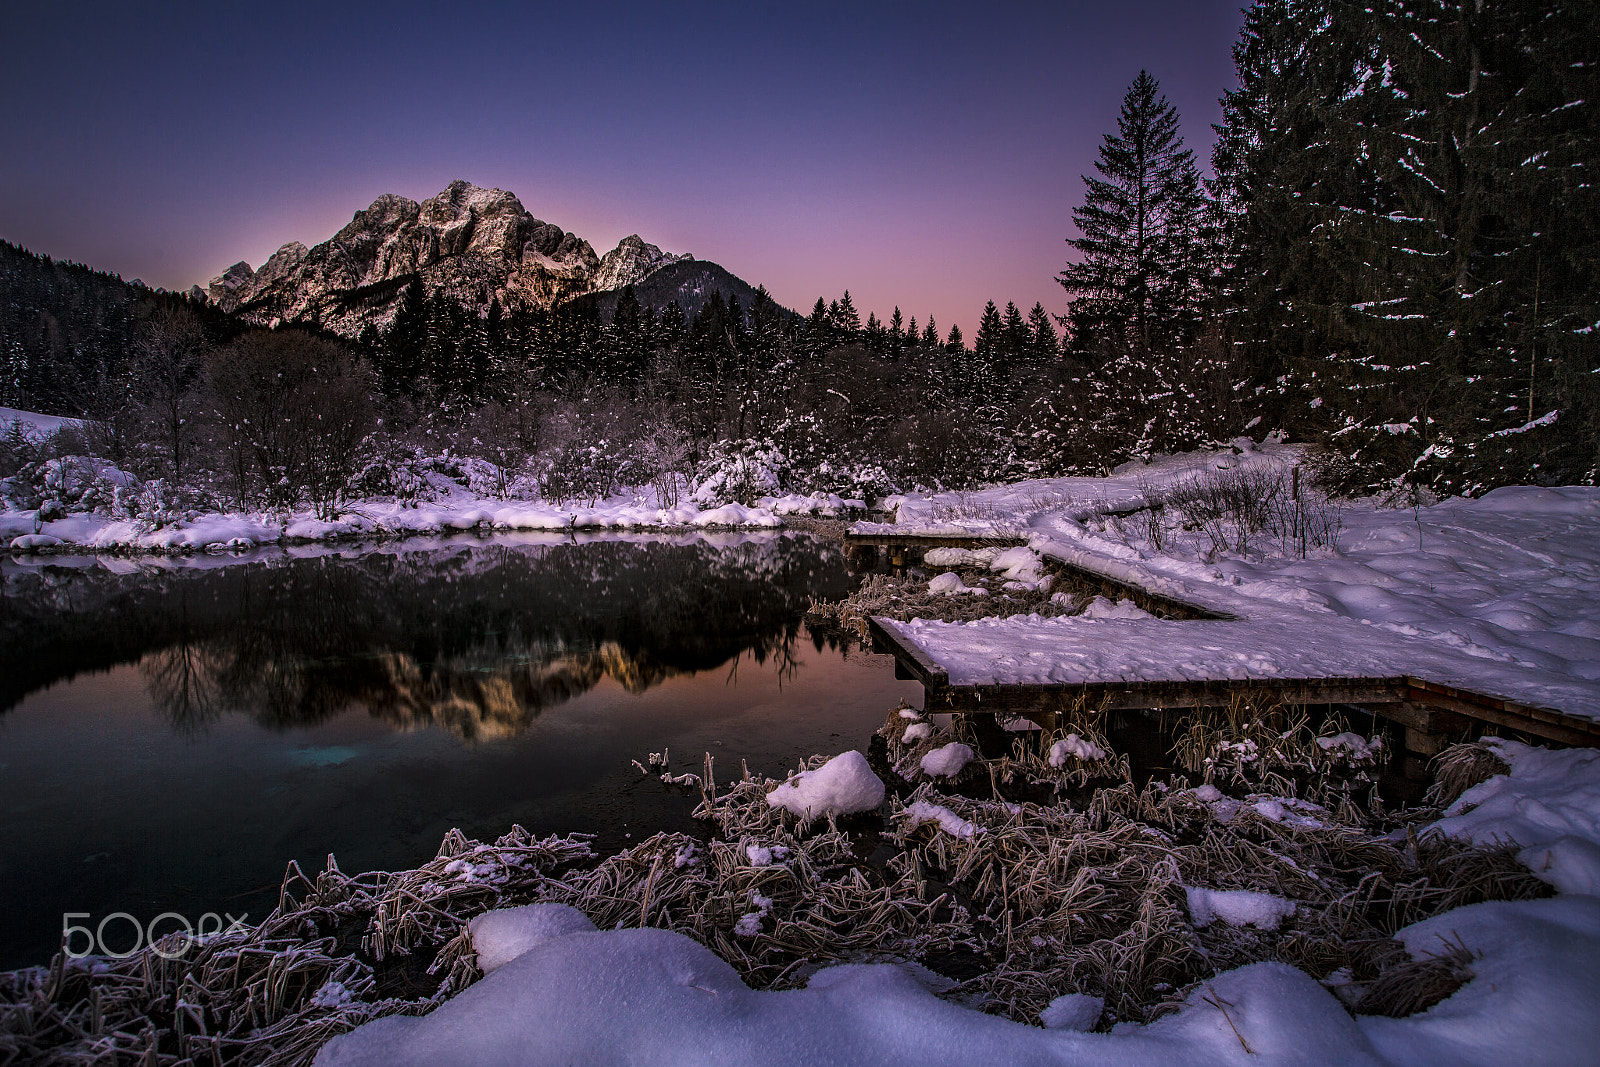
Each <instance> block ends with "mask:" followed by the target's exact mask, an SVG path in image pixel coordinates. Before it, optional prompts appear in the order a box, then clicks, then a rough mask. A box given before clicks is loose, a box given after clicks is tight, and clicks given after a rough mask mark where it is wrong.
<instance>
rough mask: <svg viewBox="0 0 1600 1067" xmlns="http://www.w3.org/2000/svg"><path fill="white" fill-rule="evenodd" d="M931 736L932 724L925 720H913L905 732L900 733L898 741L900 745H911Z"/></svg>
mask: <svg viewBox="0 0 1600 1067" xmlns="http://www.w3.org/2000/svg"><path fill="white" fill-rule="evenodd" d="M932 736H933V726H932V725H930V724H929V723H925V722H914V723H912V724H911V725H910V726H907V727H906V732H905V733H903V734H901V735H900V743H901V744H902V745H913V744H916V743H917V742H918V741H922V740H925V739H927V738H930V737H932Z"/></svg>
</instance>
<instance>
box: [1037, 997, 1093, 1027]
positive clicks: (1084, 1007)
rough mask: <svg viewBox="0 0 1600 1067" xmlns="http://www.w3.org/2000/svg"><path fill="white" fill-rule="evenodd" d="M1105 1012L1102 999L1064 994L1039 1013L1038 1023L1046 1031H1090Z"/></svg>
mask: <svg viewBox="0 0 1600 1067" xmlns="http://www.w3.org/2000/svg"><path fill="white" fill-rule="evenodd" d="M1105 1010H1106V1002H1105V998H1104V997H1094V996H1090V995H1089V994H1088V993H1064V994H1062V995H1061V996H1059V997H1057V998H1056V999H1054V1000H1052V1001H1051V1002H1050V1003H1049V1005H1048V1006H1046V1007H1045V1009H1044V1011H1041V1012H1040V1013H1039V1023H1040V1025H1042V1026H1043V1027H1044V1028H1045V1029H1046V1030H1091V1029H1093V1028H1094V1024H1095V1023H1097V1022H1099V1021H1100V1015H1101V1013H1103V1012H1104V1011H1105Z"/></svg>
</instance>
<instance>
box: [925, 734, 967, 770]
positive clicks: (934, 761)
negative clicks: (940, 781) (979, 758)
mask: <svg viewBox="0 0 1600 1067" xmlns="http://www.w3.org/2000/svg"><path fill="white" fill-rule="evenodd" d="M976 755H977V753H975V752H973V751H972V749H971V748H970V747H969V746H967V745H963V744H962V743H961V742H960V741H952V742H950V744H948V745H945V746H944V747H943V748H936V749H934V750H933V751H932V752H929V753H927V754H926V755H924V756H923V757H922V771H923V773H924V774H931V775H933V776H934V777H935V778H954V777H955V776H956V775H958V774H960V773H961V771H962V768H964V767H966V765H967V764H969V763H971V762H972V759H973V757H974V756H976Z"/></svg>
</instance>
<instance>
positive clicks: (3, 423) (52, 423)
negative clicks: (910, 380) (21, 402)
mask: <svg viewBox="0 0 1600 1067" xmlns="http://www.w3.org/2000/svg"><path fill="white" fill-rule="evenodd" d="M14 423H21V424H22V426H23V430H24V432H26V433H31V434H33V435H35V436H43V435H45V434H52V433H55V432H56V431H58V430H60V429H62V428H63V427H66V426H80V425H82V422H81V421H80V420H78V419H68V418H62V417H61V416H59V415H41V414H39V413H38V412H37V411H23V410H22V409H21V408H8V407H4V406H0V433H5V432H6V431H8V430H10V429H11V427H12V425H13V424H14Z"/></svg>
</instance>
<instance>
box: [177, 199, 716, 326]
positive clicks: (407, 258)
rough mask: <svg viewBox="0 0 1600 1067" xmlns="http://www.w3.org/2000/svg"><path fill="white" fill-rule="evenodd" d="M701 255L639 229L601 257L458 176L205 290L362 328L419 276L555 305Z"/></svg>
mask: <svg viewBox="0 0 1600 1067" xmlns="http://www.w3.org/2000/svg"><path fill="white" fill-rule="evenodd" d="M692 258H693V257H691V256H690V255H688V254H687V253H685V254H682V255H675V254H673V253H670V252H663V251H662V250H661V249H659V248H657V247H656V246H655V245H652V244H646V243H645V242H644V241H643V240H642V239H641V238H640V237H639V236H638V235H637V234H634V235H632V236H629V237H625V238H623V239H622V241H621V243H619V244H618V245H617V247H616V248H614V249H612V250H611V251H610V252H607V253H606V254H605V255H604V256H596V255H595V251H594V248H593V247H592V246H591V245H590V244H589V242H588V241H586V240H584V239H583V238H581V237H579V236H578V235H577V234H575V233H569V232H567V231H565V230H563V229H562V228H561V227H560V226H557V225H556V224H554V223H551V222H545V221H543V220H541V219H537V218H535V217H534V216H533V215H532V214H531V213H530V212H528V210H527V209H526V208H524V207H523V206H522V203H521V201H519V200H518V199H517V198H516V197H515V196H513V195H512V194H511V193H508V192H506V191H505V190H503V189H482V188H479V187H478V186H476V185H472V184H470V183H468V182H465V181H459V180H458V181H454V182H451V183H450V186H449V188H447V189H445V190H444V191H443V192H441V193H439V194H438V195H437V196H433V197H430V198H428V199H427V200H424V201H423V202H422V203H420V204H419V203H417V202H416V201H415V200H408V199H407V198H405V197H403V196H397V195H395V194H393V193H386V194H384V195H383V196H380V197H378V199H376V200H374V201H373V202H372V204H371V206H369V207H367V208H365V209H364V210H361V211H358V212H356V213H355V217H354V218H352V219H351V220H350V224H349V225H348V226H346V227H345V228H344V229H342V230H340V231H339V232H338V233H336V234H334V235H333V237H331V238H329V239H328V240H326V241H324V242H322V243H321V244H319V245H317V246H315V247H313V248H307V247H306V246H305V245H303V244H301V243H300V242H298V241H291V242H290V243H288V244H286V245H284V246H283V247H282V248H280V249H278V251H276V252H275V253H273V255H272V257H271V258H270V259H268V260H267V261H266V263H264V264H262V266H261V268H260V269H259V270H252V269H251V267H250V265H249V264H248V263H235V264H234V265H233V266H231V267H229V268H228V269H227V270H226V271H224V272H223V273H222V274H221V275H219V276H218V277H216V278H213V279H212V280H211V283H210V285H209V286H208V287H207V288H206V290H205V291H204V292H205V296H206V297H207V298H208V299H209V300H211V301H212V302H213V303H214V304H216V305H217V307H219V308H221V309H222V310H223V311H227V312H231V313H235V314H238V315H240V316H241V317H243V318H246V319H248V320H251V321H254V322H258V323H262V324H270V323H272V322H275V321H282V322H296V321H301V322H316V323H318V324H319V325H321V326H323V327H325V328H327V329H330V330H333V331H334V332H336V333H341V334H345V335H347V336H354V335H355V334H356V333H358V332H359V331H360V329H361V327H362V326H364V325H366V324H367V323H374V324H377V325H380V326H381V325H385V324H387V323H388V322H389V321H390V319H392V318H393V316H394V310H395V306H396V305H397V304H398V302H399V299H400V293H401V291H402V290H403V289H404V287H405V285H406V284H407V283H408V282H409V281H410V280H411V279H412V278H413V277H419V278H420V279H421V280H422V283H423V285H424V286H425V288H426V289H427V290H428V292H429V293H430V294H437V293H439V292H441V291H442V292H443V293H445V294H447V295H449V296H453V297H454V298H456V299H457V300H460V301H461V302H462V303H465V304H468V305H472V306H481V305H486V304H488V303H489V301H490V299H491V298H492V297H498V298H499V300H500V303H501V304H502V305H503V306H505V307H507V308H508V309H509V308H513V307H518V306H534V307H548V306H549V305H551V304H554V303H557V302H559V301H561V300H565V299H568V298H570V297H573V296H578V295H581V294H583V293H591V292H599V291H605V290H610V289H620V288H622V287H623V286H626V285H629V284H631V283H634V282H638V281H640V280H642V279H643V278H645V277H646V276H648V275H649V274H650V273H652V272H653V271H655V270H658V269H660V268H661V267H664V266H667V265H669V264H672V263H678V262H682V261H686V260H689V259H692Z"/></svg>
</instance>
